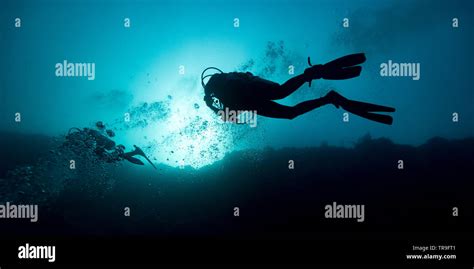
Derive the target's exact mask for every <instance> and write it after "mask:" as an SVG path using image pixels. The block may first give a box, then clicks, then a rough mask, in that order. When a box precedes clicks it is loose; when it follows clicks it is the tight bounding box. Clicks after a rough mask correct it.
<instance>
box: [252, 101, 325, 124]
mask: <svg viewBox="0 0 474 269" xmlns="http://www.w3.org/2000/svg"><path fill="white" fill-rule="evenodd" d="M330 103H331V102H330V101H329V100H328V99H327V98H325V97H322V98H317V99H313V100H309V101H305V102H302V103H299V104H297V105H296V106H284V105H281V104H278V103H276V102H273V101H263V102H261V103H260V104H259V107H258V108H257V109H256V110H257V115H260V116H265V117H270V118H279V119H290V120H291V119H294V118H296V117H298V116H299V115H302V114H304V113H306V112H309V111H311V110H313V109H316V108H318V107H320V106H324V105H327V104H330Z"/></svg>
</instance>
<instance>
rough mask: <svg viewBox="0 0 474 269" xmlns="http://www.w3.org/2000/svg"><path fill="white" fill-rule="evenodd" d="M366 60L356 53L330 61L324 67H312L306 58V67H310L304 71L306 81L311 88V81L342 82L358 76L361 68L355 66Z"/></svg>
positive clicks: (361, 54)
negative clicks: (321, 79)
mask: <svg viewBox="0 0 474 269" xmlns="http://www.w3.org/2000/svg"><path fill="white" fill-rule="evenodd" d="M365 60H366V58H365V54H364V53H356V54H350V55H346V56H343V57H340V58H337V59H335V60H333V61H330V62H328V63H326V64H324V65H321V64H318V65H312V64H311V58H310V57H308V65H309V66H310V67H309V68H307V69H306V70H305V71H304V75H305V76H306V80H307V81H308V83H309V86H310V87H311V81H312V80H313V79H320V78H323V79H327V80H342V79H350V78H355V77H358V76H360V73H361V72H362V67H361V66H357V65H359V64H362V63H364V62H365Z"/></svg>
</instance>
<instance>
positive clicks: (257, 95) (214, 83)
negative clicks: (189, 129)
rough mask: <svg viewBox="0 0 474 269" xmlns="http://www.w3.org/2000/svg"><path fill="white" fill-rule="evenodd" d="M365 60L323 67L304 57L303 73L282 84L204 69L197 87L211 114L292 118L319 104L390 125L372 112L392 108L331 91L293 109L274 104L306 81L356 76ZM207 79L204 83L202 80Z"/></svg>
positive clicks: (386, 118) (358, 56)
mask: <svg viewBox="0 0 474 269" xmlns="http://www.w3.org/2000/svg"><path fill="white" fill-rule="evenodd" d="M365 60H366V58H365V55H364V53H357V54H351V55H347V56H344V57H341V58H338V59H336V60H334V61H331V62H329V63H326V64H324V65H322V64H318V65H312V64H311V60H310V58H309V57H308V64H309V65H310V67H309V68H306V70H305V71H304V73H303V74H301V75H298V76H295V77H293V78H291V79H289V80H288V81H286V82H285V83H283V84H281V85H280V84H278V83H275V82H273V81H269V80H266V79H262V78H260V77H258V76H254V75H253V74H252V73H250V72H246V73H242V72H231V73H224V72H222V71H221V70H220V69H218V68H215V67H208V68H206V69H205V70H204V71H203V72H202V74H201V84H202V86H203V88H204V92H205V96H204V101H205V102H206V104H207V106H208V107H210V108H211V109H212V110H213V111H214V112H216V113H218V112H219V111H220V110H224V109H225V108H228V109H229V110H233V111H256V112H257V114H258V115H261V116H266V117H271V118H283V119H294V118H295V117H297V116H299V115H302V114H304V113H306V112H309V111H311V110H313V109H315V108H318V107H320V106H323V105H327V104H333V105H334V106H335V107H337V108H339V107H342V108H343V109H345V110H346V111H349V112H351V113H353V114H356V115H358V116H361V117H363V118H366V119H369V120H373V121H376V122H380V123H384V124H392V122H393V119H392V117H391V116H388V115H383V114H376V113H373V112H394V111H395V109H394V108H391V107H386V106H380V105H375V104H369V103H364V102H359V101H353V100H349V99H347V98H344V97H343V96H341V95H340V94H338V93H337V92H335V91H330V92H329V93H328V94H326V96H324V97H321V98H317V99H313V100H309V101H305V102H302V103H299V104H297V105H295V106H285V105H281V104H278V103H276V102H274V100H279V99H283V98H285V97H287V96H288V95H290V94H292V93H293V92H294V91H296V90H297V89H298V88H299V87H301V86H302V85H303V84H304V83H306V82H308V83H309V85H310V86H311V81H312V80H314V79H321V78H323V79H328V80H342V79H349V78H354V77H358V76H359V75H360V72H361V71H362V67H361V66H357V65H358V64H362V63H363V62H365ZM210 69H215V70H217V71H219V72H220V73H215V74H212V75H207V76H204V73H205V72H206V71H207V70H210ZM207 77H210V78H209V81H208V82H207V83H204V80H205V79H206V78H207Z"/></svg>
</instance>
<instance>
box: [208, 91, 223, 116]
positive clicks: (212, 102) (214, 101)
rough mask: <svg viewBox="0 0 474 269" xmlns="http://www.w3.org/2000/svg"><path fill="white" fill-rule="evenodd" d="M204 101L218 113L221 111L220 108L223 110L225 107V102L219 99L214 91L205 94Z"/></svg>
mask: <svg viewBox="0 0 474 269" xmlns="http://www.w3.org/2000/svg"><path fill="white" fill-rule="evenodd" d="M204 102H205V103H206V105H207V106H208V107H209V108H210V109H212V111H214V112H215V113H216V114H217V113H218V112H219V111H220V110H223V109H224V104H223V103H222V102H221V101H220V100H219V98H217V97H216V96H214V94H213V93H211V94H206V95H205V96H204Z"/></svg>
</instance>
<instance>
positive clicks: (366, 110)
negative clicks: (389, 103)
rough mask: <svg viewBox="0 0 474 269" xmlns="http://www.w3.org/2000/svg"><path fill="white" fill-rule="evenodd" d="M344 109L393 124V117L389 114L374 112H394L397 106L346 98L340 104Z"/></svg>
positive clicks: (369, 118)
mask: <svg viewBox="0 0 474 269" xmlns="http://www.w3.org/2000/svg"><path fill="white" fill-rule="evenodd" d="M339 105H340V106H341V107H342V108H343V109H344V110H346V111H348V112H351V113H352V114H355V115H357V116H360V117H363V118H366V119H368V120H372V121H376V122H380V123H383V124H388V125H392V123H393V118H392V117H391V116H389V115H383V114H377V113H372V112H394V111H395V108H392V107H386V106H380V105H375V104H370V103H365V102H359V101H352V100H348V99H346V100H344V101H343V102H341V103H340V104H339Z"/></svg>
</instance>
